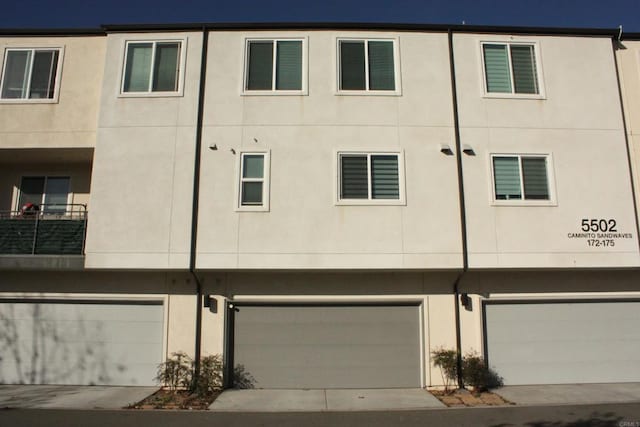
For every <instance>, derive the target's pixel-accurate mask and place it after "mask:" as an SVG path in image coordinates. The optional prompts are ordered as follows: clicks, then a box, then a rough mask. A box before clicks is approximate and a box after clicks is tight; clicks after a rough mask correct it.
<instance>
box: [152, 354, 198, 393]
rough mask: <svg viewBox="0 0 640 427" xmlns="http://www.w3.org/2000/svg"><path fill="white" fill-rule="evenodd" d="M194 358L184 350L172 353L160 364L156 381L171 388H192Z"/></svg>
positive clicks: (173, 389)
mask: <svg viewBox="0 0 640 427" xmlns="http://www.w3.org/2000/svg"><path fill="white" fill-rule="evenodd" d="M192 364H193V360H192V359H191V358H190V357H189V356H188V355H187V354H186V353H184V352H182V351H177V352H175V353H171V357H170V358H169V359H167V360H166V361H165V362H164V363H161V364H160V365H158V374H157V375H156V378H155V379H156V381H159V382H160V383H161V384H163V385H164V386H165V387H168V388H169V390H172V391H175V390H178V389H185V388H186V389H188V388H191V379H192V372H193V370H192Z"/></svg>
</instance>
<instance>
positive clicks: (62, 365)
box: [0, 300, 163, 385]
mask: <svg viewBox="0 0 640 427" xmlns="http://www.w3.org/2000/svg"><path fill="white" fill-rule="evenodd" d="M162 331H163V306H162V303H161V302H159V301H143V302H141V301H104V300H101V301H89V300H83V301H74V302H73V303H71V302H70V301H69V300H39V301H37V302H33V301H29V302H26V301H25V300H16V301H6V300H4V301H0V356H1V360H0V383H4V384H18V383H22V384H89V385H91V384H102V385H153V384H155V381H154V377H155V375H156V369H157V366H158V364H159V363H160V362H161V361H162V338H163V333H162Z"/></svg>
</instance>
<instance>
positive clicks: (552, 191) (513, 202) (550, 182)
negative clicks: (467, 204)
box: [488, 153, 558, 206]
mask: <svg viewBox="0 0 640 427" xmlns="http://www.w3.org/2000/svg"><path fill="white" fill-rule="evenodd" d="M494 157H517V158H518V167H519V171H520V191H521V193H520V194H522V199H510V200H498V199H496V186H495V176H494V171H493V158H494ZM523 157H544V158H546V160H547V189H548V191H549V200H531V199H529V200H527V199H525V198H524V180H523V177H522V158H523ZM488 163H489V176H490V177H491V179H490V180H489V194H490V196H489V197H490V200H491V204H492V205H493V206H557V205H558V201H557V199H556V185H555V182H556V180H555V173H554V167H553V155H552V154H551V153H491V154H489V162H488Z"/></svg>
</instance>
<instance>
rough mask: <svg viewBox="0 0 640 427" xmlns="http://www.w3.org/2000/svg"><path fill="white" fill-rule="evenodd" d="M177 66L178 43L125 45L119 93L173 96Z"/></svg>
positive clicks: (180, 58) (134, 42)
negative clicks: (170, 94) (165, 94)
mask: <svg viewBox="0 0 640 427" xmlns="http://www.w3.org/2000/svg"><path fill="white" fill-rule="evenodd" d="M181 65H182V42H181V41H173V40H170V41H130V42H127V46H126V53H125V63H124V73H123V78H122V93H136V94H144V93H155V94H163V93H176V92H178V91H179V88H180V85H179V82H180V78H181V76H180V71H181Z"/></svg>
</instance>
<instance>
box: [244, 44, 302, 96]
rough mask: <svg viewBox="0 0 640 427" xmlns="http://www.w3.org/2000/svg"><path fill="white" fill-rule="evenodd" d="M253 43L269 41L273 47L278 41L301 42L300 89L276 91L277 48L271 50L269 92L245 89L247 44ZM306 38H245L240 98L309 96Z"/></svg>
mask: <svg viewBox="0 0 640 427" xmlns="http://www.w3.org/2000/svg"><path fill="white" fill-rule="evenodd" d="M253 41H271V42H273V43H274V46H276V45H277V42H279V41H301V42H302V89H300V90H277V89H276V88H275V86H276V65H277V64H276V55H277V47H275V48H274V49H273V74H272V78H271V89H270V90H250V89H247V80H248V78H249V72H248V71H249V70H248V66H249V42H253ZM308 43H309V38H308V37H247V38H245V39H244V40H243V51H244V62H243V64H242V74H241V75H242V86H241V88H240V94H241V95H242V96H254V95H255V96H265V95H267V96H274V95H276V96H282V95H284V96H291V95H309V67H308V64H309V61H308V49H307V46H308Z"/></svg>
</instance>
